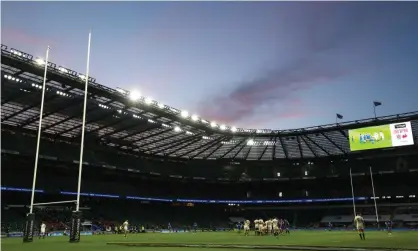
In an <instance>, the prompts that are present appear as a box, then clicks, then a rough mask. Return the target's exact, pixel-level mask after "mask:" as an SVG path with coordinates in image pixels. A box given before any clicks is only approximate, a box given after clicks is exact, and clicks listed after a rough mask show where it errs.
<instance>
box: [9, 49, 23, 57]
mask: <svg viewBox="0 0 418 251" xmlns="http://www.w3.org/2000/svg"><path fill="white" fill-rule="evenodd" d="M10 52H11V53H13V54H15V55H17V56H22V55H23V53H21V52H20V51H16V50H14V49H11V50H10Z"/></svg>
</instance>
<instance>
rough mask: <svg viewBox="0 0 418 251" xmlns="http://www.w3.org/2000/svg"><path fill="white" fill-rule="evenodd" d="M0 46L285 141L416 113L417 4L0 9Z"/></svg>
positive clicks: (17, 5)
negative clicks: (319, 128)
mask: <svg viewBox="0 0 418 251" xmlns="http://www.w3.org/2000/svg"><path fill="white" fill-rule="evenodd" d="M1 7H2V9H1V35H2V37H1V42H2V44H5V45H8V46H9V47H13V48H16V49H19V50H21V51H24V52H28V53H30V54H32V55H34V56H35V57H42V58H43V57H44V55H45V50H46V46H47V45H48V44H49V45H50V46H51V52H50V60H51V61H52V62H54V63H56V64H57V65H60V66H64V67H67V68H70V69H73V70H75V71H77V72H80V73H84V72H85V67H86V66H85V65H86V54H87V38H88V32H89V29H90V28H91V30H92V47H91V66H90V69H91V71H90V73H91V74H90V75H91V76H92V77H94V78H96V79H97V82H98V83H100V84H103V85H106V86H110V87H113V88H116V87H122V88H124V89H127V90H138V91H140V92H141V94H143V95H145V96H149V97H152V98H153V99H155V100H157V101H160V102H162V103H164V104H168V105H170V106H173V107H175V108H178V109H182V110H187V111H189V113H190V114H197V115H199V116H201V117H202V118H204V119H207V120H211V121H212V120H214V121H216V122H218V123H224V124H226V125H230V126H237V127H244V128H271V129H289V128H300V127H307V126H314V125H321V124H328V123H334V122H335V114H336V113H340V114H342V115H344V119H343V121H348V120H357V119H362V118H370V117H372V116H373V100H378V101H381V102H382V103H383V105H382V106H380V107H378V108H377V113H378V115H380V116H382V115H390V114H396V113H404V112H410V111H417V110H418V2H351V3H350V2H333V3H331V2H322V3H320V2H2V3H1Z"/></svg>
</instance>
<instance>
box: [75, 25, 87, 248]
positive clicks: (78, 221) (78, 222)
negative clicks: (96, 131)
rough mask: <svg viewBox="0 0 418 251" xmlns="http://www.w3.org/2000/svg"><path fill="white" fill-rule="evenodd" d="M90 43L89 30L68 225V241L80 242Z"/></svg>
mask: <svg viewBox="0 0 418 251" xmlns="http://www.w3.org/2000/svg"><path fill="white" fill-rule="evenodd" d="M90 44H91V31H90V32H89V39H88V46H87V66H86V76H85V86H84V106H83V120H82V126H81V144H80V159H79V167H78V183H77V184H78V185H77V201H76V210H75V211H73V212H72V217H71V225H70V243H77V242H80V229H81V218H82V214H81V211H80V193H81V181H82V180H81V176H82V173H83V153H84V134H85V127H86V108H87V98H88V92H87V91H88V84H89V71H90Z"/></svg>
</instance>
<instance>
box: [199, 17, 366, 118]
mask: <svg viewBox="0 0 418 251" xmlns="http://www.w3.org/2000/svg"><path fill="white" fill-rule="evenodd" d="M328 11H329V12H330V13H332V14H329V13H324V12H328ZM341 13H342V12H332V9H322V10H321V11H318V10H316V11H314V12H311V13H309V15H306V16H305V18H304V20H303V21H299V22H297V21H295V22H293V24H294V25H293V26H290V28H291V29H290V31H289V32H290V33H289V34H290V35H289V36H292V35H293V37H294V39H296V38H297V40H296V41H297V42H299V44H298V45H296V46H294V47H292V49H293V51H292V52H289V54H291V55H295V57H297V58H295V59H292V60H289V61H287V62H280V61H281V58H283V57H281V56H278V57H277V63H276V64H275V65H274V64H273V65H272V66H271V67H270V69H264V70H262V71H261V73H260V74H258V75H257V76H256V77H254V78H253V79H250V80H247V81H242V82H240V83H237V84H236V85H235V86H236V87H234V88H233V89H232V90H231V91H230V92H228V93H225V92H221V93H218V94H216V95H213V96H211V97H208V98H207V99H206V100H203V101H202V102H201V103H200V104H199V106H198V107H199V108H198V109H199V113H200V114H202V115H203V116H204V117H207V118H213V119H216V120H217V121H220V122H222V123H228V124H231V123H238V122H240V121H250V120H252V119H251V117H258V116H259V113H260V110H262V109H263V107H265V106H275V107H278V110H276V112H275V114H274V116H275V117H276V118H284V119H285V118H288V119H290V118H301V117H307V116H311V114H312V113H313V112H315V111H313V110H312V108H310V107H309V105H306V106H305V107H302V104H301V103H302V102H300V101H299V102H298V103H297V102H294V100H295V99H296V98H298V97H299V96H300V94H301V93H303V92H305V91H307V90H310V89H312V88H315V87H317V86H320V85H329V84H333V83H335V82H336V81H337V80H338V79H340V78H342V77H345V76H347V75H349V74H352V73H353V72H356V71H359V70H362V67H361V66H360V64H361V61H364V60H363V58H364V57H367V56H365V55H364V54H361V55H359V54H360V53H359V52H360V51H361V52H364V51H365V48H366V47H368V45H369V43H364V41H362V42H363V43H357V42H356V43H353V41H355V40H356V39H357V36H359V35H360V36H362V35H364V32H365V31H364V29H363V28H360V29H358V28H356V27H357V24H359V23H363V26H364V25H365V23H367V22H368V17H367V15H365V13H362V14H361V15H352V16H349V17H347V16H344V17H340V16H339V14H341ZM353 24H354V25H353ZM294 31H301V32H299V33H298V34H296V35H295V34H293V33H292V32H294ZM282 36H287V34H282ZM255 39H257V38H255ZM289 41H290V43H291V41H292V39H289ZM301 41H302V42H301ZM350 53H351V55H350ZM359 59H360V61H359Z"/></svg>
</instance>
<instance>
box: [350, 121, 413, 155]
mask: <svg viewBox="0 0 418 251" xmlns="http://www.w3.org/2000/svg"><path fill="white" fill-rule="evenodd" d="M348 135H349V140H350V150H351V151H361V150H369V149H378V148H386V147H395V146H408V145H413V144H414V137H413V135H412V129H411V122H402V123H394V124H389V125H381V126H370V127H364V128H359V129H353V130H349V131H348Z"/></svg>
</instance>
